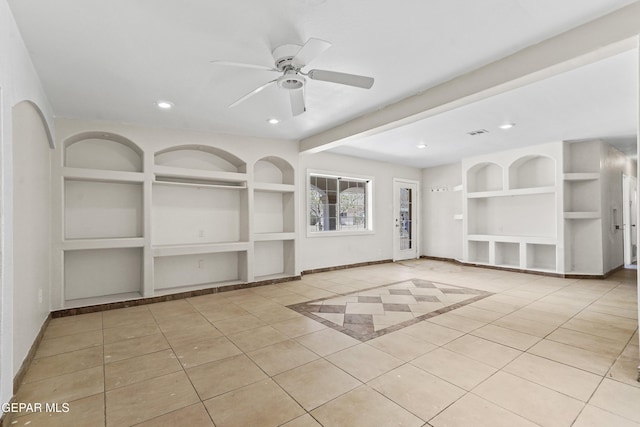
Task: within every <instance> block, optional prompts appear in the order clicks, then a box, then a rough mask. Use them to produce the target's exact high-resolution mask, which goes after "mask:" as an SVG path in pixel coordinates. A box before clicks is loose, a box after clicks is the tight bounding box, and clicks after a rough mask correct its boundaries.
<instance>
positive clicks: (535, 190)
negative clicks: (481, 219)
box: [467, 187, 556, 199]
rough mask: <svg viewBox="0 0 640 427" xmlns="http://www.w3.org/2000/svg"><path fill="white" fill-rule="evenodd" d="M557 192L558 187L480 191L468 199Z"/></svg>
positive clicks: (470, 194)
mask: <svg viewBox="0 0 640 427" xmlns="http://www.w3.org/2000/svg"><path fill="white" fill-rule="evenodd" d="M555 191H556V187H533V188H516V189H513V190H498V191H480V192H476V193H467V198H469V199H485V198H489V197H512V196H529V195H533V194H551V193H555Z"/></svg>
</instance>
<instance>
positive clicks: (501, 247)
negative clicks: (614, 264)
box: [462, 141, 605, 275]
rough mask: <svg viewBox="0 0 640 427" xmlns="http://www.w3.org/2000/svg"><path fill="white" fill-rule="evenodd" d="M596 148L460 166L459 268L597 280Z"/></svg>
mask: <svg viewBox="0 0 640 427" xmlns="http://www.w3.org/2000/svg"><path fill="white" fill-rule="evenodd" d="M602 147H603V146H602V142H600V141H580V142H572V143H569V142H557V143H551V144H544V145H539V146H533V147H528V148H523V149H518V150H511V151H505V152H502V153H494V154H492V155H490V156H479V157H476V158H470V159H464V160H463V196H464V197H463V200H464V203H463V216H462V217H463V218H464V219H463V227H464V231H463V258H464V259H463V260H464V261H465V262H469V263H474V264H485V265H491V266H497V267H505V268H516V269H522V270H531V271H541V272H550V273H558V274H576V275H602V274H604V273H605V272H604V271H603V253H602V239H603V237H602V236H603V228H602V212H601V209H602V208H601V206H602V203H603V202H602V189H601V186H602V183H601V159H602V158H603V156H604V154H603V153H604V150H603V148H602Z"/></svg>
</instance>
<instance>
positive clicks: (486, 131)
mask: <svg viewBox="0 0 640 427" xmlns="http://www.w3.org/2000/svg"><path fill="white" fill-rule="evenodd" d="M483 133H489V131H488V130H486V129H477V130H472V131H471V132H467V135H471V136H476V135H482V134H483Z"/></svg>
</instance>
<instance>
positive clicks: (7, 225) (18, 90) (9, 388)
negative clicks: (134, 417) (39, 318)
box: [0, 0, 53, 402]
mask: <svg viewBox="0 0 640 427" xmlns="http://www.w3.org/2000/svg"><path fill="white" fill-rule="evenodd" d="M0 29H1V30H0V55H1V56H2V61H0V129H1V131H0V150H1V151H0V162H1V169H2V175H1V177H0V179H1V184H0V215H1V218H0V227H1V228H0V236H1V237H0V239H1V240H0V402H7V401H9V399H10V398H11V396H12V395H13V372H14V365H15V366H19V364H20V363H21V361H14V360H13V350H12V348H13V341H14V336H13V306H14V303H15V305H16V306H17V307H19V306H20V305H21V304H22V301H19V300H15V301H14V292H13V289H14V285H13V251H12V249H13V206H12V200H13V151H12V141H13V129H12V121H13V120H12V108H13V106H14V105H16V104H18V103H19V102H21V101H24V100H29V101H31V102H33V103H34V104H35V105H37V107H38V108H39V114H41V115H42V116H43V117H44V118H45V120H46V121H47V122H49V123H51V122H52V121H53V113H52V110H51V107H50V105H49V103H48V101H47V98H46V95H45V93H44V91H43V90H42V86H41V85H40V81H39V78H38V76H37V74H36V72H35V69H34V67H33V64H32V63H31V59H30V58H29V54H28V52H27V49H26V48H25V46H24V42H23V40H22V37H21V36H20V33H19V31H18V28H17V26H16V23H15V20H14V19H13V15H12V13H11V10H10V9H9V5H8V3H7V1H6V0H0ZM16 338H17V340H19V341H24V342H27V341H33V338H34V337H30V336H27V334H24V335H23V334H20V336H19V337H16Z"/></svg>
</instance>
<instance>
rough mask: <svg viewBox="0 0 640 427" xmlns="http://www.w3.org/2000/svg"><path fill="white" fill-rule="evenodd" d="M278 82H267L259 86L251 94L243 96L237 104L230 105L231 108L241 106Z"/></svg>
mask: <svg viewBox="0 0 640 427" xmlns="http://www.w3.org/2000/svg"><path fill="white" fill-rule="evenodd" d="M276 81H277V80H271V81H270V82H267V83H265V84H263V85H261V86H258V87H257V88H255V89H254V90H252V91H251V92H249V93H248V94H246V95H245V96H243V97H242V98H240V99H238V100H237V101H236V102H234V103H233V104H231V105H229V108H233V107H235V106H236V105H238V104H240V103H241V102H244V101H246V100H247V99H249V98H251V97H252V96H253V95H255V94H256V93H258V92H260V91H262V90H263V89H265V88H266V87H267V86H269V85H271V84H273V83H275V82H276Z"/></svg>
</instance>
